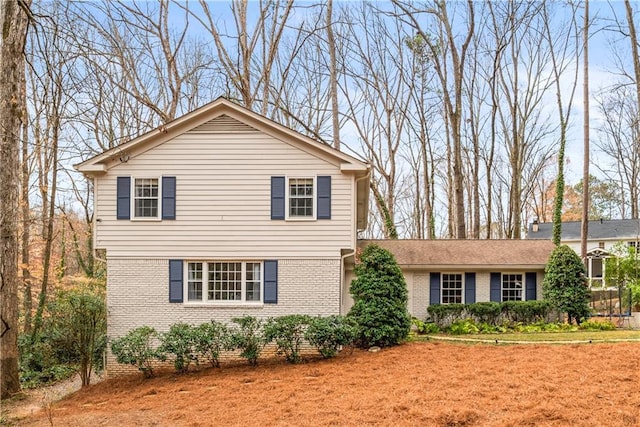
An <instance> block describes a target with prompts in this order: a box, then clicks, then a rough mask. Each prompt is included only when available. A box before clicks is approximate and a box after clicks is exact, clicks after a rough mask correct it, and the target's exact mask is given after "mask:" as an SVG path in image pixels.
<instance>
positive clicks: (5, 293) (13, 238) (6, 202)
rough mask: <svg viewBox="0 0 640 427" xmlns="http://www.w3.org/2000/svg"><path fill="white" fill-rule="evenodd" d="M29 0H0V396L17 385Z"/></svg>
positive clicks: (18, 381) (18, 387)
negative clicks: (20, 200)
mask: <svg viewBox="0 0 640 427" xmlns="http://www.w3.org/2000/svg"><path fill="white" fill-rule="evenodd" d="M30 3H31V1H30V0H22V1H20V2H18V1H16V0H3V2H1V3H0V28H2V35H1V37H2V39H1V40H2V43H1V44H0V165H2V167H0V194H2V203H1V204H0V297H2V307H1V308H0V347H1V348H2V355H1V356H0V372H2V375H1V376H0V377H1V379H0V383H1V384H0V385H1V387H0V390H1V393H0V394H1V396H0V397H1V398H3V399H4V398H7V397H10V396H11V395H12V394H14V393H16V392H17V391H19V390H20V378H19V375H18V265H17V262H18V239H19V238H18V215H17V212H18V188H19V187H20V173H19V171H20V165H19V161H18V159H19V156H18V153H19V147H20V132H21V130H22V121H23V119H24V118H23V117H22V112H23V107H22V104H23V102H24V98H22V97H21V96H20V94H21V92H22V91H21V90H20V87H21V85H22V81H23V79H24V66H25V56H24V46H25V38H26V33H27V27H28V14H27V12H28V7H29V6H30Z"/></svg>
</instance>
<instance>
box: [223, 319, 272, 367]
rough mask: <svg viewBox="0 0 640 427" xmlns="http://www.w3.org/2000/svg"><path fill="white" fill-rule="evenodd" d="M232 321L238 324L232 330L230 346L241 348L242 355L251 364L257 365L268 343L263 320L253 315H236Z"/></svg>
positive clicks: (235, 348)
mask: <svg viewBox="0 0 640 427" xmlns="http://www.w3.org/2000/svg"><path fill="white" fill-rule="evenodd" d="M231 321H232V322H233V323H235V324H236V325H237V326H236V327H235V328H234V329H232V332H231V336H230V348H231V349H234V350H240V356H241V357H243V358H245V359H247V362H249V365H251V366H257V365H258V358H259V357H260V354H261V353H262V349H263V348H264V346H265V344H266V342H265V339H264V332H263V330H262V321H261V320H259V319H256V318H255V317H253V316H244V317H236V318H233V319H232V320H231Z"/></svg>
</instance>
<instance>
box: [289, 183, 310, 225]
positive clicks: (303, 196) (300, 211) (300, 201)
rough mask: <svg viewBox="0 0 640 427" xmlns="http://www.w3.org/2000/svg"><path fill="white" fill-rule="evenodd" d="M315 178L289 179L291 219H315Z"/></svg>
mask: <svg viewBox="0 0 640 427" xmlns="http://www.w3.org/2000/svg"><path fill="white" fill-rule="evenodd" d="M313 181H314V180H313V178H289V198H288V200H289V218H314V206H313V205H314V203H313V200H314V189H313V187H314V186H313Z"/></svg>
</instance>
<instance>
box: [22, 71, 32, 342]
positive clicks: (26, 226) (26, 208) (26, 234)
mask: <svg viewBox="0 0 640 427" xmlns="http://www.w3.org/2000/svg"><path fill="white" fill-rule="evenodd" d="M25 83H26V82H25V80H24V79H23V87H22V90H23V91H24V92H23V96H25V94H26V87H25V86H26V85H25ZM25 107H26V105H24V104H23V110H22V111H23V117H24V122H23V125H22V157H21V159H20V160H21V162H22V165H21V172H22V178H21V180H22V186H21V187H20V192H21V195H20V207H21V216H22V239H21V240H22V244H21V246H22V248H21V249H22V251H21V252H22V253H21V261H20V263H21V264H22V283H23V286H24V289H23V302H22V304H23V309H24V325H23V331H24V333H25V334H29V333H30V332H31V310H32V309H33V296H32V292H31V268H30V265H29V264H30V257H29V241H30V240H31V239H30V236H31V217H30V215H31V205H30V203H29V141H28V139H27V138H28V136H29V130H28V129H29V126H28V123H27V109H26V108H25Z"/></svg>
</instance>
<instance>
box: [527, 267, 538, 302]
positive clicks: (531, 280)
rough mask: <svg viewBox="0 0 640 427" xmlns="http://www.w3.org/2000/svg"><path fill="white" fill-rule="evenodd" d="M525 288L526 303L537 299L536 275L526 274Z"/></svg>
mask: <svg viewBox="0 0 640 427" xmlns="http://www.w3.org/2000/svg"><path fill="white" fill-rule="evenodd" d="M525 286H526V294H525V299H526V300H527V301H531V300H535V299H537V290H536V288H537V274H536V273H531V272H529V273H526V274H525Z"/></svg>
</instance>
